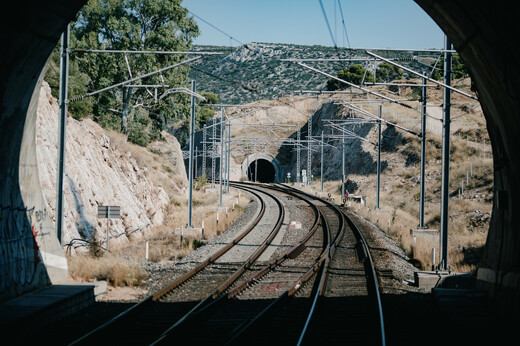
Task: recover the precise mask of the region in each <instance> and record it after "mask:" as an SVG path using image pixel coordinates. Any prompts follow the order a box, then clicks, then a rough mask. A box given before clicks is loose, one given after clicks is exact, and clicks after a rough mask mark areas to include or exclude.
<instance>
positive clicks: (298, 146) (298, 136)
mask: <svg viewBox="0 0 520 346" xmlns="http://www.w3.org/2000/svg"><path fill="white" fill-rule="evenodd" d="M300 139H301V133H300V123H298V132H297V133H296V142H297V144H296V182H297V183H299V182H300V181H301V179H300V174H301V168H300V164H301V162H300Z"/></svg>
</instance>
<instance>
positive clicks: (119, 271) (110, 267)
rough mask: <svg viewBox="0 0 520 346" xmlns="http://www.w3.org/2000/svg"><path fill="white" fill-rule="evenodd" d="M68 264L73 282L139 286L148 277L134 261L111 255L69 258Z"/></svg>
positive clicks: (82, 255)
mask: <svg viewBox="0 0 520 346" xmlns="http://www.w3.org/2000/svg"><path fill="white" fill-rule="evenodd" d="M68 264H69V273H70V275H71V277H72V278H73V279H75V280H82V281H94V280H97V281H100V280H106V281H107V283H109V284H110V285H112V286H139V285H141V284H142V282H143V280H145V279H146V278H147V277H148V274H147V273H146V271H145V270H144V269H142V268H141V267H140V266H139V265H138V264H137V262H136V261H135V260H134V259H131V258H124V257H121V256H117V255H116V256H114V255H111V254H109V255H105V256H102V257H94V256H91V255H89V254H87V255H84V254H81V255H76V256H70V257H68Z"/></svg>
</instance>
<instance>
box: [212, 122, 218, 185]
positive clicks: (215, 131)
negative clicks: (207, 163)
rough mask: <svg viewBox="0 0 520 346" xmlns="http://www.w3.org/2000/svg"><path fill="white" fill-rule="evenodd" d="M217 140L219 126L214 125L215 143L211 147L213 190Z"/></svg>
mask: <svg viewBox="0 0 520 346" xmlns="http://www.w3.org/2000/svg"><path fill="white" fill-rule="evenodd" d="M216 138H217V125H215V124H213V143H212V147H211V188H215V166H216V162H215V154H216V151H217V144H216Z"/></svg>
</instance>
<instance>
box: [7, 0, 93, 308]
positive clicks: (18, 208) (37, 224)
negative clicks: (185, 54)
mask: <svg viewBox="0 0 520 346" xmlns="http://www.w3.org/2000/svg"><path fill="white" fill-rule="evenodd" d="M84 3H85V1H75V0H72V1H48V2H41V1H39V2H37V1H26V2H14V3H6V4H4V5H3V7H4V8H3V9H2V12H1V13H2V14H1V19H2V20H0V32H1V34H2V38H3V42H2V44H3V46H4V50H3V52H2V54H0V129H1V133H0V147H1V149H2V150H0V163H1V164H0V181H1V182H2V184H0V292H1V293H0V301H5V300H7V299H9V298H12V297H15V296H18V295H21V294H23V293H25V292H29V291H32V290H36V289H38V288H41V287H44V286H47V285H50V284H53V283H58V282H62V281H63V280H65V279H66V278H67V275H68V269H67V261H66V258H65V255H64V252H63V250H62V248H61V245H60V244H59V241H58V239H57V237H56V232H55V230H54V228H53V227H52V223H51V221H50V219H49V215H48V213H47V211H46V210H45V203H44V199H43V194H42V191H41V186H40V181H39V177H38V167H37V161H36V147H35V126H36V107H37V99H38V95H39V89H40V86H41V78H42V76H43V73H42V71H43V69H44V66H45V64H46V62H47V60H48V58H49V56H50V54H51V52H52V50H53V49H54V48H55V47H56V44H57V43H58V42H59V38H60V36H61V33H62V32H63V31H64V29H65V27H66V25H67V23H68V22H69V21H70V20H72V19H73V18H74V16H75V14H76V13H77V12H78V11H79V9H80V8H81V7H82V6H83V4H84ZM7 7H9V8H7Z"/></svg>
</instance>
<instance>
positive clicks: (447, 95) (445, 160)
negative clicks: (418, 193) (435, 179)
mask: <svg viewBox="0 0 520 346" xmlns="http://www.w3.org/2000/svg"><path fill="white" fill-rule="evenodd" d="M445 48H451V42H450V40H449V39H448V37H445ZM444 84H446V85H448V86H449V85H450V84H451V52H448V51H447V52H445V53H444ZM443 98H444V100H443V101H444V102H443V103H444V107H443V108H444V114H443V116H444V117H443V121H442V124H443V128H442V129H443V131H442V195H441V236H440V251H439V258H440V259H439V267H440V269H441V270H447V269H448V218H449V216H448V202H449V184H450V122H451V119H450V107H451V91H450V89H449V88H444V93H443Z"/></svg>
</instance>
